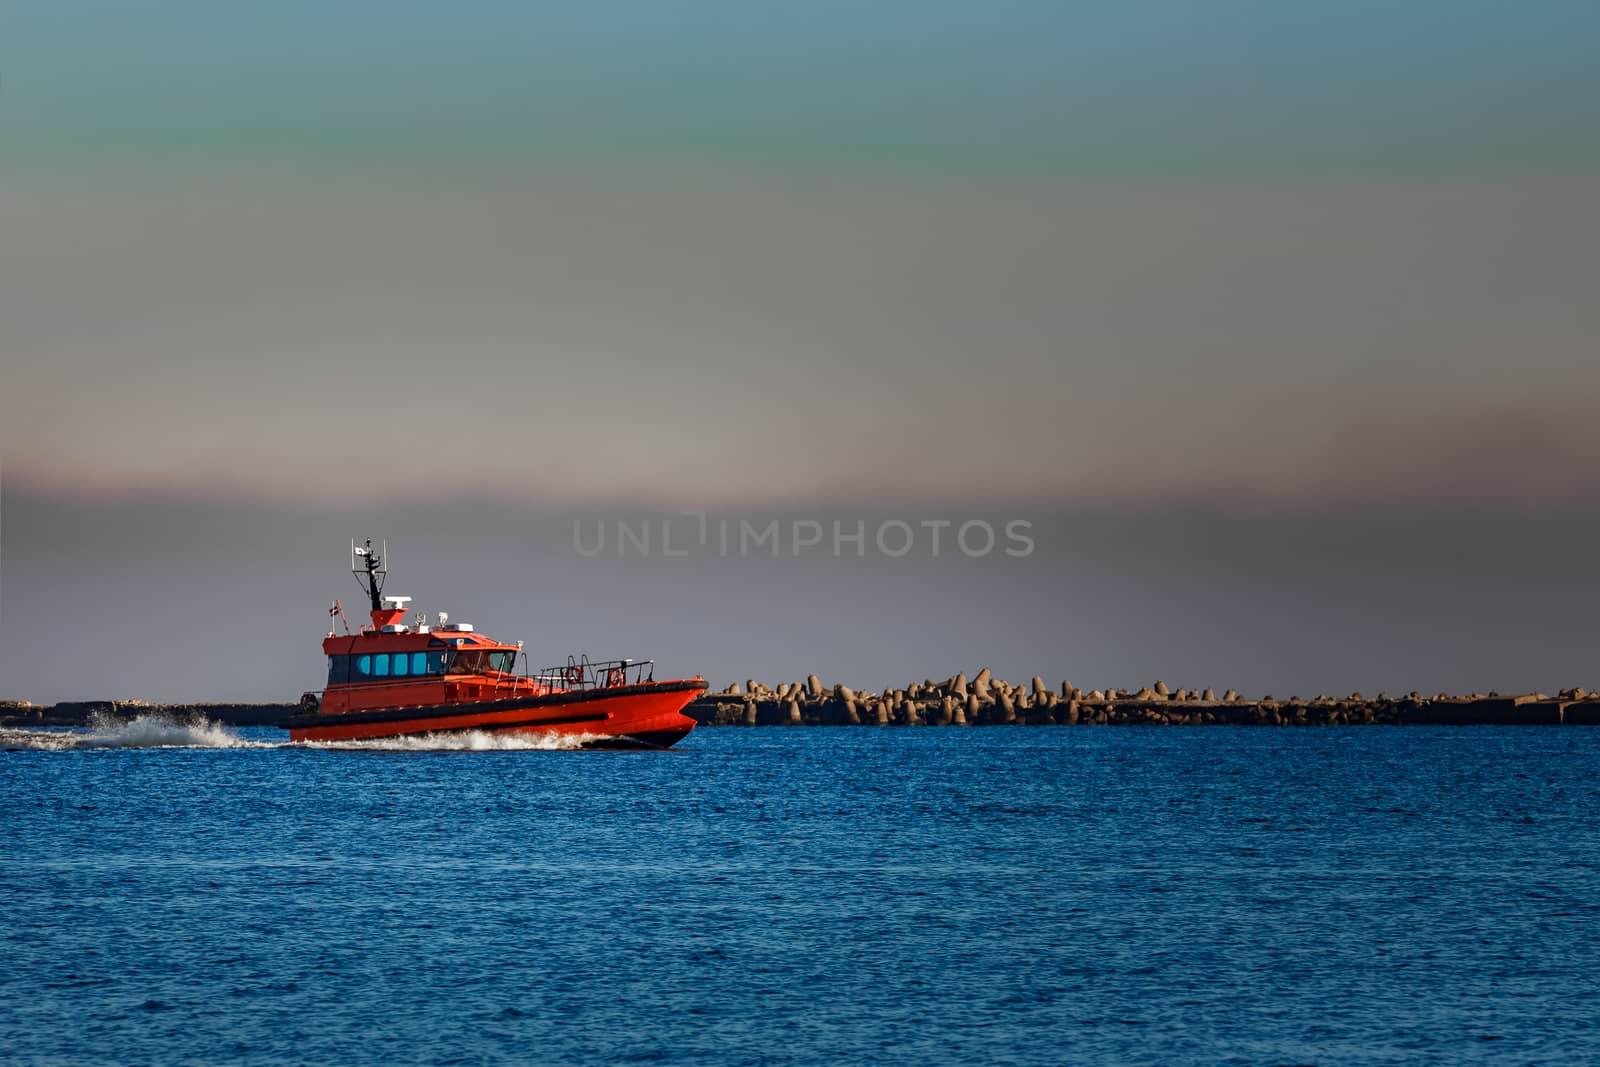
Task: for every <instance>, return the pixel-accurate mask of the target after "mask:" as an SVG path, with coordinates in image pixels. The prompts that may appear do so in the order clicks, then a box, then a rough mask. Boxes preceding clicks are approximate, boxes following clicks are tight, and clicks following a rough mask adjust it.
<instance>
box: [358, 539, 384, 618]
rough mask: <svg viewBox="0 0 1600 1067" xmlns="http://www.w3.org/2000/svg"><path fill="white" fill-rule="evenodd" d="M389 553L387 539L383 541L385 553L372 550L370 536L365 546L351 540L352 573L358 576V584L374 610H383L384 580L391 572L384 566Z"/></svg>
mask: <svg viewBox="0 0 1600 1067" xmlns="http://www.w3.org/2000/svg"><path fill="white" fill-rule="evenodd" d="M388 554H389V543H388V542H387V541H385V542H384V543H383V555H379V554H378V553H376V552H374V551H373V550H372V538H370V537H369V538H367V543H366V546H365V547H362V546H361V545H358V544H356V543H355V541H354V540H353V539H352V540H351V542H350V573H351V574H354V575H355V576H356V584H357V585H359V586H361V591H362V592H363V593H366V594H367V596H368V597H369V598H370V599H371V601H372V610H373V611H382V610H383V580H384V578H386V577H388V574H389V572H388V570H387V569H385V568H384V565H383V557H384V556H387V555H388Z"/></svg>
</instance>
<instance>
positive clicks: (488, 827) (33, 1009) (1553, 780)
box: [0, 727, 1600, 1064]
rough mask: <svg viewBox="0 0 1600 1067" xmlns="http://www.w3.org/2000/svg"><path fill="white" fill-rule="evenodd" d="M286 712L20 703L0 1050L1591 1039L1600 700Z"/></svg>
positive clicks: (1239, 1053)
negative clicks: (507, 723) (1255, 725)
mask: <svg viewBox="0 0 1600 1067" xmlns="http://www.w3.org/2000/svg"><path fill="white" fill-rule="evenodd" d="M19 738H20V739H19ZM283 739H284V735H283V734H281V733H279V732H276V731H272V730H255V731H240V732H239V733H238V734H237V735H230V734H228V733H227V732H225V731H220V730H214V729H213V730H194V729H187V728H183V729H179V728H173V729H171V730H166V731H162V730H157V731H154V732H151V731H150V730H146V731H145V732H144V733H142V734H132V735H130V734H128V733H122V734H117V733H115V732H114V731H113V732H112V733H111V734H109V735H108V734H105V733H104V732H102V733H100V734H95V735H90V737H88V738H84V737H82V736H79V737H76V738H73V739H72V740H70V741H65V740H62V739H61V737H60V736H59V735H58V736H57V737H56V738H55V739H54V740H50V741H48V742H46V741H43V740H40V739H39V738H38V737H36V736H21V735H18V734H16V733H15V732H10V733H7V734H6V735H5V737H4V738H0V741H4V742H5V743H7V744H10V745H12V746H13V749H12V750H10V751H0V812H3V816H0V818H3V820H4V822H3V832H0V916H3V919H0V1059H3V1060H5V1061H7V1062H14V1063H33V1062H45V1063H48V1062H79V1061H83V1062H115V1063H130V1064H137V1063H163V1064H164V1063H177V1062H204V1063H218V1062H232V1061H239V1062H285V1063H288V1062H316V1063H374V1062H385V1063H387V1062H397V1061H398V1062H438V1063H446V1062H449V1063H497V1062H526V1063H626V1062H664V1063H671V1062H683V1063H696V1064H700V1063H705V1064H754V1063H832V1062H840V1061H843V1062H861V1063H918V1064H937V1063H991V1062H1004V1063H1021V1064H1027V1063H1040V1064H1053V1063H1062V1062H1117V1063H1134V1062H1144V1063H1187V1062H1204V1063H1227V1062H1236V1063H1366V1062H1370V1063H1415V1062H1423V1061H1434V1062H1450V1063H1463V1062H1478V1061H1481V1062H1540V1063H1559V1062H1571V1063H1579V1062H1592V1061H1594V1060H1596V1059H1597V1058H1600V1029H1597V1027H1600V1000H1597V993H1600V946H1597V943H1596V937H1595V935H1596V920H1597V918H1600V826H1597V820H1596V815H1597V814H1600V775H1597V771H1600V731H1587V730H1581V729H1530V728H1524V729H1520V730H1518V729H1496V728H1473V729H1453V730H1452V729H1426V728H1382V727H1373V728H1353V729H1339V728H1325V729H1261V730H1251V729H1225V728H1211V729H1183V728H1148V729H1115V728H1076V729H1050V728H1031V729H1015V728H994V729H965V730H961V729H910V730H907V729H882V730H873V729H849V728H839V729H823V728H817V729H792V730H784V729H759V730H737V729H721V730H705V729H703V730H700V731H697V732H695V733H694V734H692V735H691V736H690V737H689V738H687V739H686V740H685V741H684V742H683V743H682V746H681V748H680V749H678V750H675V751H671V752H587V751H583V752H579V751H496V750H491V751H434V750H428V749H426V748H406V749H403V750H381V749H373V748H370V747H367V748H362V747H343V748H307V747H291V746H287V745H285V744H283V743H282V742H283ZM170 743H177V744H183V745H190V746H193V747H116V746H139V745H156V746H160V745H163V744H170ZM84 745H88V746H90V747H83V746H84ZM63 746H67V747H63Z"/></svg>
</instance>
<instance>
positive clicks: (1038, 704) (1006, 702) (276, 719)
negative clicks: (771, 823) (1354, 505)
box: [0, 670, 1600, 727]
mask: <svg viewBox="0 0 1600 1067" xmlns="http://www.w3.org/2000/svg"><path fill="white" fill-rule="evenodd" d="M295 710H296V705H295V704H287V703H285V704H208V703H193V704H151V703H148V702H146V701H142V700H99V701H75V702H70V703H61V704H54V705H37V704H29V703H26V702H21V701H0V725H3V726H24V727H26V726H84V725H88V724H89V722H90V720H91V719H94V718H101V719H103V718H106V717H111V718H133V717H136V716H139V715H159V716H163V717H166V718H171V719H175V720H180V721H182V720H190V719H199V718H204V719H210V720H212V721H214V722H220V723H224V724H226V725H230V726H280V727H281V726H282V725H283V724H284V723H285V722H286V721H287V720H288V718H289V716H290V715H292V714H293V713H294V712H295ZM686 713H687V714H688V715H690V716H691V717H692V718H694V719H695V720H696V721H697V722H698V723H700V724H701V725H702V726H868V727H871V726H880V727H893V726H1473V725H1483V726H1600V693H1590V692H1589V691H1588V690H1586V689H1582V688H1573V689H1565V690H1562V691H1560V692H1558V693H1557V694H1555V695H1553V696H1552V695H1548V694H1545V693H1521V694H1515V695H1505V694H1500V693H1468V694H1464V695H1450V694H1446V693H1440V694H1437V695H1434V696H1423V695H1422V694H1420V693H1415V692H1413V693H1408V694H1406V695H1404V696H1398V697H1396V696H1391V695H1390V694H1388V693H1379V694H1377V695H1376V696H1370V697H1369V696H1365V695H1363V694H1361V693H1351V694H1350V695H1349V696H1342V697H1334V696H1328V695H1327V694H1318V695H1317V696H1315V697H1311V698H1302V697H1300V696H1290V697H1287V698H1282V699H1280V698H1277V697H1273V696H1270V695H1269V696H1264V697H1244V696H1241V695H1240V694H1239V693H1237V692H1235V691H1234V690H1232V689H1229V690H1226V691H1224V692H1223V693H1222V694H1221V695H1220V696H1219V695H1218V694H1217V693H1216V692H1215V691H1214V690H1211V689H1183V688H1178V689H1174V688H1171V687H1169V686H1167V685H1166V684H1165V683H1163V682H1155V683H1153V684H1151V685H1148V686H1144V687H1141V688H1140V689H1137V690H1128V689H1116V688H1109V689H1091V690H1083V689H1080V688H1078V687H1077V686H1074V685H1073V684H1072V683H1071V682H1070V681H1063V682H1061V683H1059V684H1055V685H1047V684H1046V683H1045V681H1044V679H1043V678H1042V677H1039V676H1035V677H1033V678H1031V679H1030V680H1029V681H1028V682H1026V683H1012V682H1008V681H1005V680H1004V679H1000V678H996V677H994V675H993V674H992V673H991V672H989V671H988V670H980V671H978V672H977V673H976V674H975V675H973V676H972V678H970V679H969V678H968V677H967V676H966V675H965V674H956V675H953V676H951V677H949V678H945V679H943V680H939V681H935V680H933V679H924V680H923V681H921V682H912V683H908V684H907V685H906V686H904V687H903V688H896V689H881V690H866V689H859V690H858V689H853V688H851V687H849V686H846V685H842V684H833V685H826V684H824V683H823V682H822V681H821V679H819V678H818V677H817V676H816V675H814V674H813V675H810V676H808V677H807V678H806V679H805V680H804V681H801V682H783V683H779V684H777V685H767V684H765V683H762V682H758V681H756V680H754V679H750V680H747V681H745V682H743V683H737V682H736V683H733V684H730V685H728V686H725V687H724V688H723V689H721V690H720V691H718V692H715V693H708V694H706V695H705V696H703V697H701V698H700V699H699V700H696V701H694V702H693V703H692V704H690V705H689V707H688V708H687V709H686Z"/></svg>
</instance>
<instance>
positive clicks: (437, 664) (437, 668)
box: [428, 652, 448, 674]
mask: <svg viewBox="0 0 1600 1067" xmlns="http://www.w3.org/2000/svg"><path fill="white" fill-rule="evenodd" d="M446 655H448V653H445V652H429V653H428V673H429V674H443V673H444V658H445V656H446Z"/></svg>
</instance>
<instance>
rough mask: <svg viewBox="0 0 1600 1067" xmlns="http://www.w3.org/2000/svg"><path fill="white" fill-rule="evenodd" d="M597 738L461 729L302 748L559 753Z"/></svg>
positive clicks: (309, 744) (313, 743) (311, 743)
mask: <svg viewBox="0 0 1600 1067" xmlns="http://www.w3.org/2000/svg"><path fill="white" fill-rule="evenodd" d="M596 740H600V736H599V735H598V734H550V733H526V732H515V733H513V732H509V731H489V730H461V731H454V732H450V733H431V734H410V735H406V736H400V737H375V738H370V739H368V740H363V741H307V742H304V743H303V745H302V747H305V748H325V749H336V750H340V751H367V752H528V751H547V752H556V751H566V750H570V749H577V748H582V747H583V746H584V745H586V744H589V743H591V742H593V741H596Z"/></svg>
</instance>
